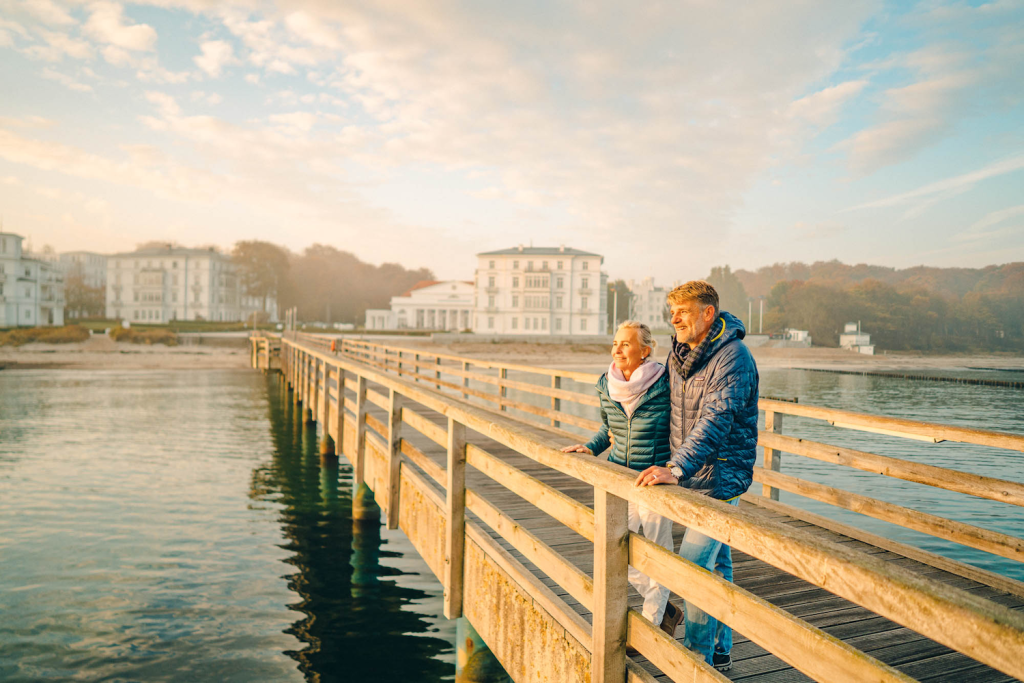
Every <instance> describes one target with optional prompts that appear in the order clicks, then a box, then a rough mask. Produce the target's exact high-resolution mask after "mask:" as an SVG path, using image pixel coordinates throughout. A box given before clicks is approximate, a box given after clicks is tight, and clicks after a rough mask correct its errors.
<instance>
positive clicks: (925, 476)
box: [307, 335, 1024, 597]
mask: <svg viewBox="0 0 1024 683" xmlns="http://www.w3.org/2000/svg"><path fill="white" fill-rule="evenodd" d="M307 336H308V335H307ZM324 343H325V341H324V338H323V337H320V338H317V344H318V348H320V347H322V346H323V345H324ZM327 346H329V342H328V343H327ZM336 353H337V354H338V355H340V356H344V357H352V358H356V359H359V360H361V361H363V362H365V363H368V364H370V365H372V366H373V367H375V368H377V369H379V370H383V371H386V372H391V373H395V374H397V375H398V376H399V377H406V378H409V379H413V380H415V381H418V382H426V383H430V384H432V385H433V386H434V387H435V388H436V389H438V390H440V391H445V392H447V393H451V394H455V393H458V394H461V396H462V398H464V399H466V398H475V399H479V401H478V403H482V404H485V405H493V406H496V407H498V409H499V410H502V411H506V410H510V409H511V410H512V411H515V413H514V415H513V416H515V417H517V418H521V419H525V420H527V421H531V422H543V423H547V424H549V425H551V426H556V427H562V426H563V425H567V426H570V427H575V428H578V429H582V430H589V431H594V430H596V429H597V428H598V427H599V426H600V423H599V422H598V421H597V420H595V419H591V418H588V417H586V416H584V415H582V414H575V413H568V412H567V411H565V410H564V409H563V406H566V405H569V404H575V405H576V406H578V407H579V412H580V413H583V412H585V411H587V410H590V411H592V413H593V414H594V416H595V417H596V413H597V411H596V409H595V406H597V405H598V400H597V397H596V395H595V394H593V393H591V394H583V393H581V392H579V391H571V390H564V389H561V388H560V386H561V380H562V379H572V380H574V381H576V382H581V383H586V384H591V385H592V384H594V383H595V382H596V381H597V379H598V378H599V375H596V374H593V373H584V372H563V371H561V370H557V369H552V368H540V367H534V366H527V365H521V364H507V363H501V362H497V361H489V360H483V359H477V358H470V357H465V356H456V355H452V354H444V353H437V352H433V351H429V350H424V349H421V348H410V347H402V346H393V345H384V344H376V343H372V342H367V341H363V340H353V339H344V338H342V339H340V340H339V341H338V342H337V344H336ZM474 367H477V368H485V369H489V370H493V371H496V372H497V375H487V374H483V373H480V372H474V371H473V370H472V369H473V368H474ZM424 368H428V369H429V374H428V373H425V372H420V370H421V369H424ZM511 371H514V372H518V373H522V374H527V375H529V374H533V375H536V376H538V377H543V378H550V379H551V382H550V385H551V386H542V385H538V384H534V383H532V382H525V381H511V380H509V379H508V373H509V372H511ZM445 376H449V377H452V378H455V380H457V381H449V379H442V377H445ZM473 383H479V384H475V385H474V384H473ZM480 385H483V388H484V389H487V388H494V387H497V388H498V391H497V392H493V393H492V392H489V391H485V390H482V389H481V388H480ZM509 389H513V390H515V391H517V392H520V394H527V395H531V396H534V397H536V398H538V399H544V400H550V402H551V403H550V407H548V408H545V407H542V406H539V405H535V404H528V403H526V402H524V401H523V400H512V399H510V398H508V395H507V391H508V390H509ZM758 407H759V408H760V410H761V411H762V412H763V413H764V429H763V430H761V431H760V432H759V434H758V445H759V446H762V447H763V449H764V468H763V470H762V469H760V468H759V469H758V471H757V472H756V473H755V480H756V481H757V482H758V483H760V484H761V485H762V496H763V498H755V497H754V496H751V495H747V496H746V499H747V500H749V501H751V502H754V503H756V504H759V505H762V506H765V505H766V504H767V500H771V501H775V502H777V501H779V492H780V491H782V490H785V491H786V492H788V493H791V494H793V495H797V496H800V497H802V498H808V499H811V500H816V501H818V502H824V503H827V504H829V505H832V506H834V507H839V508H843V509H846V510H851V511H854V512H858V513H860V514H864V515H867V516H870V517H874V518H875V519H880V520H883V521H886V522H888V523H891V524H895V525H897V526H902V527H905V528H908V529H914V530H915V531H919V532H922V533H925V534H929V535H933V536H935V537H937V538H941V539H943V540H945V541H949V542H951V543H956V544H959V545H964V546H967V547H971V548H974V549H977V550H982V551H984V552H988V553H992V554H994V555H998V556H1001V557H1005V558H1008V559H1013V560H1017V561H1020V560H1022V559H1024V556H1022V553H1021V551H1020V542H1019V539H1015V538H1012V537H1009V536H1006V535H1005V534H1000V533H999V532H995V531H988V530H985V529H982V528H979V527H974V526H971V525H966V524H961V523H957V522H950V523H949V524H945V523H944V522H946V521H947V520H944V519H943V518H935V519H934V520H933V521H934V523H931V522H925V521H923V520H926V519H927V518H929V517H933V516H932V515H927V514H925V513H922V512H919V511H915V510H912V509H910V508H905V507H901V506H894V505H893V504H891V503H887V502H884V501H881V500H877V499H875V498H872V497H870V496H863V495H859V494H855V493H852V492H846V491H842V490H841V489H837V488H834V487H825V486H823V485H821V484H819V483H817V482H813V481H808V480H806V479H801V478H798V477H793V476H791V475H790V476H788V477H787V478H781V479H780V478H774V477H773V474H772V473H773V472H780V471H781V465H782V454H783V453H790V454H792V455H799V456H801V457H806V458H810V459H813V460H818V461H822V462H827V463H830V464H833V465H840V466H843V467H849V468H852V469H859V470H862V471H867V472H873V473H876V474H879V475H882V476H885V477H890V478H895V479H902V480H904V481H909V482H914V483H917V484H922V485H925V486H929V487H933V488H937V489H942V490H946V491H951V492H955V493H962V494H966V495H971V496H977V497H980V498H986V499H988V500H993V501H998V502H1001V503H1007V504H1010V505H1015V506H1024V483H1020V482H1014V481H1009V480H1005V479H998V478H995V477H986V476H982V475H977V474H972V473H969V472H962V471H959V470H953V469H947V468H942V467H936V466H933V465H925V464H922V463H916V462H912V461H908V460H902V459H899V458H893V457H890V456H883V455H877V454H874V453H869V452H866V451H858V450H854V449H849V448H843V447H838V446H833V445H830V444H825V443H819V442H815V441H811V440H806V439H799V438H795V437H791V436H786V435H783V434H781V431H782V423H783V417H784V416H785V415H791V416H794V417H800V418H809V419H815V420H822V421H825V422H827V423H829V424H830V425H832V426H834V427H837V428H839V429H850V430H857V431H863V432H871V433H877V434H882V435H886V436H898V437H903V438H908V439H914V440H918V441H923V442H926V443H942V442H945V441H949V442H960V443H966V444H974V445H979V446H985V447H991V448H1000V449H1009V450H1014V451H1019V452H1024V436H1022V435H1018V434H1007V433H1005V432H997V431H991V430H983V429H974V428H966V427H955V426H950V425H941V424H935V423H928V422H921V421H915V420H907V419H902V418H894V417H887V416H880V415H871V414H867V413H857V412H852V411H846V410H837V409H832V408H824V407H820V406H812V405H806V404H801V403H798V402H792V401H783V400H778V399H770V398H762V399H760V400H759V402H758ZM538 418H540V419H538ZM566 436H567V438H568V437H570V436H573V437H575V436H576V435H575V434H570V433H569V432H566ZM782 505H783V504H782V503H779V505H776V506H774V507H775V508H776V509H781V508H780V507H779V506H782ZM784 507H785V509H786V510H787V511H788V512H789V513H790V514H793V515H797V516H800V517H806V516H807V515H809V514H810V513H808V512H807V511H804V510H800V509H799V508H796V507H793V506H784ZM838 528H840V527H836V529H838ZM841 528H844V529H845V528H846V527H841ZM992 539H1001V540H995V541H993V540H992ZM887 545H888V546H889V549H892V550H895V551H897V552H901V551H904V552H906V553H909V554H912V555H913V557H914V559H916V560H918V561H920V562H924V563H925V564H929V565H932V566H935V567H937V568H942V569H945V570H946V571H951V572H953V573H956V574H959V575H961V576H964V577H966V578H970V579H972V580H976V581H980V582H982V583H986V584H988V585H991V586H994V587H999V588H1000V589H1002V590H1007V591H1008V592H1012V593H1014V594H1016V595H1019V596H1022V597H1024V582H1021V581H1017V580H1015V579H1012V578H1010V577H1006V576H1003V575H1000V574H996V573H994V572H991V571H988V570H985V569H982V568H979V567H976V566H974V565H969V564H967V563H964V562H960V561H957V560H953V559H951V558H948V557H945V556H942V555H939V554H937V553H934V552H931V551H925V550H921V549H914V548H913V547H912V546H908V545H906V544H902V543H895V542H892V543H887Z"/></svg>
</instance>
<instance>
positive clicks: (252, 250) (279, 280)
mask: <svg viewBox="0 0 1024 683" xmlns="http://www.w3.org/2000/svg"><path fill="white" fill-rule="evenodd" d="M231 258H232V260H233V261H234V262H235V267H236V268H237V272H238V283H239V285H240V289H241V292H242V293H243V295H245V296H254V297H258V298H260V299H262V300H263V305H262V307H261V308H262V310H263V311H264V312H267V299H270V298H275V299H280V296H281V293H282V290H283V289H284V287H285V283H286V282H287V280H288V269H289V262H288V251H287V250H286V249H285V248H284V247H279V246H277V245H276V244H271V243H270V242H261V241H259V240H243V241H241V242H236V243H235V247H234V249H232V251H231Z"/></svg>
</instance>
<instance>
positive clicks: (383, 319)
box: [366, 280, 474, 331]
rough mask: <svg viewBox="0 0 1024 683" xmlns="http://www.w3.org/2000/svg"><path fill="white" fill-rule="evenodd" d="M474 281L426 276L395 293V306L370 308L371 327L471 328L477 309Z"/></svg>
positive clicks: (456, 329) (367, 320) (391, 328)
mask: <svg viewBox="0 0 1024 683" xmlns="http://www.w3.org/2000/svg"><path fill="white" fill-rule="evenodd" d="M473 301H474V297H473V283H472V282H465V281H463V280H444V281H442V280H423V281H421V282H417V283H416V284H415V285H414V286H413V287H411V288H410V289H409V290H408V291H406V292H404V293H403V294H401V295H399V296H394V297H391V308H390V309H383V308H371V309H368V310H367V311H366V329H368V330H406V329H415V330H452V331H458V330H468V329H469V328H470V321H471V318H472V312H473V305H474V304H473Z"/></svg>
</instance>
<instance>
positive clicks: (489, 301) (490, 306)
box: [487, 294, 494, 308]
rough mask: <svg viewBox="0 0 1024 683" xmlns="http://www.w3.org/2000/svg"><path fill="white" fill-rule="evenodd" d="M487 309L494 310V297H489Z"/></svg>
mask: <svg viewBox="0 0 1024 683" xmlns="http://www.w3.org/2000/svg"><path fill="white" fill-rule="evenodd" d="M487 308H494V295H493V294H492V295H490V296H489V297H487Z"/></svg>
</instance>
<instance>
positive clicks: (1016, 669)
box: [284, 340, 1024, 680]
mask: <svg viewBox="0 0 1024 683" xmlns="http://www.w3.org/2000/svg"><path fill="white" fill-rule="evenodd" d="M284 345H285V346H286V347H288V346H290V347H292V349H290V350H289V352H292V353H298V354H300V355H301V357H302V359H303V361H302V362H303V367H302V368H301V369H300V371H301V372H302V373H305V375H303V376H304V377H305V379H304V381H305V382H307V383H309V384H308V386H310V387H311V388H312V390H313V391H314V393H313V398H312V401H313V405H314V410H318V409H319V410H324V411H325V415H326V414H328V413H327V408H328V406H321V405H318V404H317V400H318V399H317V398H316V397H317V396H318V395H320V392H323V396H324V398H325V402H326V401H327V400H329V397H330V391H329V380H330V374H331V370H332V368H333V369H335V370H337V371H338V377H339V381H340V380H341V377H342V375H343V374H344V372H351V373H353V374H354V375H356V376H357V377H358V378H359V384H360V386H361V387H362V386H365V385H364V382H365V381H367V380H369V381H372V382H374V383H375V384H378V385H380V386H383V387H384V388H386V389H388V390H389V391H390V392H391V397H392V398H391V405H392V410H391V414H392V415H393V416H394V415H395V413H394V405H395V401H396V400H397V398H396V397H397V396H401V397H402V398H403V400H411V401H414V402H416V403H419V404H421V405H424V406H426V407H427V408H428V409H431V410H435V411H437V412H439V413H441V414H443V415H445V416H447V417H448V419H449V426H451V425H452V424H454V423H458V424H461V425H464V426H465V427H468V428H470V429H473V430H474V431H476V432H479V433H481V434H483V435H485V436H487V437H489V438H490V439H492V440H494V441H496V442H498V443H500V444H502V445H504V446H506V447H508V448H511V449H512V450H514V451H516V452H518V453H520V454H522V455H525V456H527V457H529V458H531V459H532V460H534V461H536V462H538V463H541V464H543V465H546V466H548V467H551V468H552V469H554V470H555V471H558V472H561V473H563V474H567V475H569V476H571V477H573V478H575V479H577V480H579V481H582V482H586V483H588V484H590V485H592V486H594V487H595V496H596V495H597V492H601V496H603V497H604V498H607V497H608V496H611V497H612V498H613V499H614V498H617V499H620V500H622V501H626V500H628V501H632V502H634V503H637V504H640V505H643V506H645V507H647V508H649V509H652V510H653V511H655V512H657V513H659V514H662V515H664V516H666V517H669V518H671V519H673V520H675V521H676V522H679V523H681V524H684V525H686V526H688V527H692V528H695V529H696V530H698V531H700V532H702V533H705V534H708V535H709V536H712V537H714V538H717V539H719V540H722V541H723V542H726V543H728V544H729V545H730V546H732V547H735V548H737V549H739V550H741V551H743V552H746V553H748V554H750V555H752V556H754V557H758V558H760V559H762V560H763V561H765V562H768V563H769V564H771V565H773V566H776V567H778V568H780V569H782V570H784V571H786V572H788V573H790V574H792V575H794V576H797V577H799V578H802V579H804V580H806V581H809V582H810V583H813V584H814V585H817V586H820V587H822V588H826V589H827V590H829V591H831V592H832V593H835V594H836V595H839V596H841V597H844V598H846V599H849V600H851V601H853V602H855V603H857V604H859V605H862V606H863V607H866V608H868V609H870V610H872V611H874V612H876V613H878V614H880V615H882V616H884V617H887V618H889V619H892V620H894V621H896V622H898V623H901V624H903V625H905V626H908V627H910V628H912V629H914V630H915V631H917V632H919V633H921V634H922V635H925V636H927V637H930V638H932V639H934V640H936V641H938V642H940V643H943V644H945V645H947V646H949V647H952V648H954V649H956V650H959V651H961V652H964V653H965V654H968V655H969V656H971V657H974V658H975V659H978V660H979V661H981V662H983V663H985V664H988V665H990V666H993V667H995V668H998V669H1000V670H1002V671H1004V672H1006V673H1010V674H1012V675H1018V676H1020V675H1024V662H1022V661H1020V659H1019V657H1017V656H1016V655H1015V654H1014V653H1015V652H1016V651H1019V649H1020V648H1021V647H1024V615H1020V614H1018V613H1016V612H1013V611H1012V610H1009V609H1008V608H1005V607H1003V606H1001V605H998V604H996V603H993V602H990V601H987V600H984V599H982V598H979V597H977V596H974V595H972V594H969V593H966V592H964V591H961V590H958V589H954V588H951V587H949V586H947V585H945V584H942V583H940V582H938V581H936V580H933V579H929V578H926V577H923V576H920V575H917V574H913V573H912V572H910V571H909V570H906V569H904V568H902V567H896V566H892V565H891V564H888V563H886V562H884V561H883V560H880V559H878V558H875V557H873V556H871V555H865V554H863V553H859V552H857V551H855V550H852V549H850V548H847V547H845V546H842V545H840V544H837V543H834V542H831V541H827V540H822V539H821V538H820V537H818V536H814V535H812V534H810V533H808V532H806V531H804V530H802V529H800V528H792V527H789V526H786V525H783V524H781V523H779V522H775V521H773V520H770V519H765V518H763V517H761V516H757V515H754V514H752V513H750V512H749V511H747V510H744V509H737V508H734V507H732V506H728V505H725V504H723V503H721V502H719V501H715V500H711V499H708V498H706V497H704V496H700V495H696V494H694V493H692V492H690V491H687V490H685V489H681V488H677V487H656V488H635V487H634V486H633V479H634V475H632V474H630V473H629V472H626V471H624V470H623V468H621V467H619V466H617V465H614V464H612V463H607V462H604V461H600V460H597V459H595V458H591V457H585V456H581V455H578V454H570V453H562V452H561V451H558V450H555V449H553V448H551V447H550V446H549V445H548V444H547V441H548V440H549V439H548V438H547V437H545V436H544V435H542V434H540V433H532V434H531V433H530V432H529V430H527V429H524V428H523V427H522V426H521V425H518V424H516V423H514V422H511V421H508V420H507V419H506V418H505V417H504V416H502V415H500V414H498V413H493V412H490V411H486V410H484V409H483V408H480V407H477V406H475V405H472V404H469V403H466V402H463V401H459V400H456V399H455V398H453V397H451V396H448V395H445V394H442V393H440V392H438V391H434V390H432V389H429V388H425V387H423V386H421V385H416V384H414V383H412V382H409V381H407V380H405V379H402V378H400V377H395V376H393V375H389V374H385V373H384V372H380V371H378V370H375V369H374V368H373V367H371V366H369V365H367V364H365V363H363V362H360V361H357V360H351V359H348V358H345V357H338V356H336V355H334V354H328V353H322V352H320V351H317V350H313V349H310V348H303V346H302V345H300V344H298V343H296V342H292V341H289V340H285V343H284ZM310 361H312V364H313V368H310V367H309V366H310ZM321 365H322V366H323V375H324V382H323V384H320V375H321V371H320V366H321ZM310 373H313V377H314V378H313V379H310V378H309V374H310ZM363 394H364V395H365V389H363ZM342 398H343V395H342V392H340V391H339V392H337V404H338V406H339V408H340V406H342V405H343V404H344V403H345V402H346V401H342V400H341V399H342ZM360 400H362V399H360ZM787 405H788V404H787ZM344 412H345V411H343V410H339V415H341V416H344ZM453 421H454V422H453ZM360 424H361V423H360ZM379 428H380V429H382V430H383V429H384V428H383V427H379ZM539 428H540V427H539V426H538V429H539ZM360 429H361V426H360ZM386 431H388V433H389V434H390V436H389V437H388V438H389V440H391V442H392V445H391V452H392V458H391V461H392V462H393V463H395V464H393V465H392V468H393V469H392V474H391V475H389V476H388V480H389V481H391V484H390V486H397V480H396V478H394V477H395V474H396V473H397V470H395V469H394V468H396V467H397V466H398V465H397V462H398V461H397V460H395V457H396V456H397V455H400V453H398V452H397V450H396V449H400V448H401V441H400V440H399V439H396V431H395V429H394V428H393V427H391V426H390V425H389V426H388V428H387V430H386ZM357 448H358V447H357ZM462 448H463V452H464V451H465V446H463V447H462ZM385 452H386V451H385ZM451 453H452V445H451V429H449V468H450V467H451V466H452V460H451V457H452V456H451ZM358 457H360V456H359V454H358V452H357V458H358ZM463 459H465V455H463ZM450 477H451V474H450V469H449V482H450V481H451V479H450ZM392 491H394V489H392ZM394 495H395V494H394V492H392V494H389V496H388V497H387V499H388V500H389V501H394V500H395V498H394ZM449 498H450V489H449ZM615 509H616V510H618V507H616V508H615ZM602 510H604V508H602ZM392 514H397V512H396V511H394V510H392V509H389V520H390V519H391V516H392ZM602 514H604V513H602ZM596 521H597V522H598V523H599V524H600V525H603V524H604V522H603V520H602V519H601V518H599V519H597V520H596ZM389 526H390V521H389ZM467 533H468V527H467ZM602 533H611V531H610V530H609V529H606V528H605V527H603V526H602ZM602 538H604V537H602ZM609 538H610V537H609ZM506 540H507V539H506ZM602 543H603V544H604V545H601V546H600V547H609V548H610V546H607V544H606V543H605V542H604V541H602ZM595 547H598V545H597V544H595ZM616 552H618V551H616ZM605 559H608V561H612V559H611V557H610V556H609V558H605ZM624 560H625V556H624V555H623V556H621V557H620V558H619V559H616V560H614V561H615V563H618V562H623V561H624ZM609 567H610V569H609V571H613V569H614V571H613V574H614V575H615V576H619V575H620V574H621V575H622V576H621V578H623V579H624V571H625V565H624V564H621V565H620V564H616V565H615V567H614V568H612V567H611V565H610V566H609ZM598 569H600V567H598ZM619 570H621V571H619ZM595 571H597V569H596V570H595ZM601 571H604V570H601ZM602 577H603V578H602V581H598V577H597V574H595V583H594V590H595V600H596V602H597V608H598V609H595V623H597V622H598V617H599V616H600V614H604V611H603V610H604V608H603V607H602V605H603V604H605V603H603V602H602V600H604V599H611V598H610V596H609V595H608V594H607V584H604V583H603V581H604V580H605V579H607V578H608V576H605V575H603V574H602ZM446 587H447V586H446ZM616 600H618V598H616ZM696 601H697V602H698V603H699V602H701V600H700V599H696ZM607 604H611V603H607ZM615 604H620V603H619V602H616V603H615ZM621 604H624V603H621ZM599 613H600V614H599ZM610 616H614V615H610ZM616 618H618V617H616ZM602 624H604V622H603V621H602ZM621 627H622V628H623V629H624V628H625V622H622V624H621ZM630 628H633V622H632V621H631V622H630ZM630 633H631V634H632V631H631V632H630ZM599 635H600V636H601V637H599ZM607 635H608V634H607V633H604V634H598V633H597V632H595V634H594V647H595V648H596V649H597V651H600V652H602V656H604V654H607V653H606V652H605V651H604V648H605V646H606V645H607V646H609V647H614V644H609V643H608V642H606V638H605V636H607ZM630 638H631V642H632V635H631V636H630ZM644 642H645V643H647V642H648V641H644ZM819 644H820V643H819ZM651 647H652V648H654V649H657V648H658V647H663V645H658V646H655V645H651ZM807 654H810V652H808V653H807ZM594 657H595V662H594V666H595V667H598V666H600V667H603V666H604V664H603V663H599V662H598V661H597V657H598V655H597V652H595V654H594ZM609 661H611V660H609ZM652 661H655V663H658V659H657V658H656V657H652ZM883 666H884V665H883ZM884 668H885V670H888V667H884ZM600 671H605V669H604V668H601V669H600ZM846 676H847V678H849V673H847V674H846ZM613 677H614V676H613ZM887 679H888V680H895V679H894V678H892V677H891V676H889V677H888V678H887ZM602 680H605V679H604V678H602ZM609 680H610V679H609Z"/></svg>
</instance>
